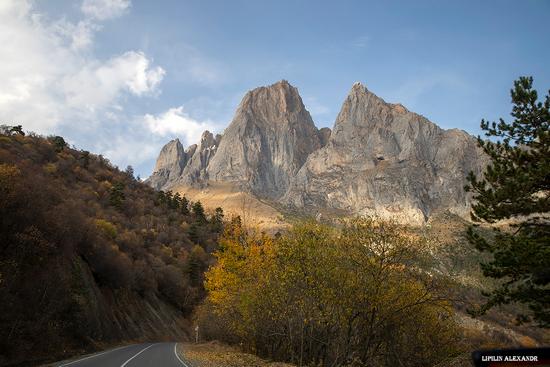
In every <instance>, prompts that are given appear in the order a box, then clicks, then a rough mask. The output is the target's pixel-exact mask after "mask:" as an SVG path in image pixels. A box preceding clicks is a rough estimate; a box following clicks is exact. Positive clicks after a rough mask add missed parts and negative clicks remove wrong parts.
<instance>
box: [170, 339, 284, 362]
mask: <svg viewBox="0 0 550 367" xmlns="http://www.w3.org/2000/svg"><path fill="white" fill-rule="evenodd" d="M178 350H179V351H180V352H181V351H183V356H184V358H185V361H188V362H190V363H191V365H192V366H191V367H293V365H290V364H286V363H279V362H268V361H265V360H263V359H261V358H259V357H256V356H255V355H253V354H248V353H243V352H240V351H239V350H238V349H237V348H233V347H230V346H227V345H224V344H221V343H217V342H209V343H202V344H183V347H182V348H178Z"/></svg>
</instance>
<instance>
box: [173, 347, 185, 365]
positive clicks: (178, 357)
mask: <svg viewBox="0 0 550 367" xmlns="http://www.w3.org/2000/svg"><path fill="white" fill-rule="evenodd" d="M177 347H178V343H174V354H175V355H176V358H177V359H178V361H180V362H181V364H183V365H184V366H185V367H189V365H188V364H187V363H185V362H184V361H182V360H181V358H180V356H178V351H177V349H176V348H177Z"/></svg>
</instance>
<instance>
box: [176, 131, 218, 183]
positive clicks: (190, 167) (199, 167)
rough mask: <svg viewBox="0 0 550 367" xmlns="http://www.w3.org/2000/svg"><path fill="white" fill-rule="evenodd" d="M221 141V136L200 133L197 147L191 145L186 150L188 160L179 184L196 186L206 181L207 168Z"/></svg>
mask: <svg viewBox="0 0 550 367" xmlns="http://www.w3.org/2000/svg"><path fill="white" fill-rule="evenodd" d="M221 139H222V137H221V135H219V134H217V135H216V136H214V134H212V133H211V132H210V131H208V130H206V131H205V132H203V133H202V136H201V141H200V143H199V145H196V144H194V145H191V146H190V147H189V149H188V155H189V157H190V158H189V161H188V163H187V165H186V166H185V168H184V169H183V172H182V175H181V179H180V181H179V182H180V183H185V184H188V185H193V184H195V185H196V184H201V183H204V182H206V181H207V180H208V173H207V168H208V166H209V164H210V161H211V160H212V158H213V157H214V155H215V154H216V152H217V151H218V147H219V145H220V141H221Z"/></svg>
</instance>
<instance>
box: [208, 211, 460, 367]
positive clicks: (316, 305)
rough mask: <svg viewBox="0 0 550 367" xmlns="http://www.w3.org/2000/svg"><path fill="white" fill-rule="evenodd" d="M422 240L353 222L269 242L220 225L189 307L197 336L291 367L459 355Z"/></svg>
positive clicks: (391, 227) (312, 226)
mask: <svg viewBox="0 0 550 367" xmlns="http://www.w3.org/2000/svg"><path fill="white" fill-rule="evenodd" d="M422 245H423V241H422V238H420V237H416V236H413V235H411V234H410V233H409V232H407V231H405V230H404V229H403V227H401V226H399V225H397V224H393V223H388V222H383V221H377V220H375V219H372V218H362V219H354V220H350V221H347V222H345V223H344V224H343V226H342V227H341V229H335V228H334V227H328V226H325V225H321V224H318V223H315V222H306V223H302V224H299V225H296V226H295V227H294V228H293V229H291V230H290V231H288V232H287V233H285V234H283V235H281V236H278V237H275V238H271V237H268V236H265V235H263V234H257V233H254V232H249V231H246V230H245V229H244V228H243V227H242V225H241V224H240V221H239V220H238V218H237V219H235V220H233V221H232V222H231V223H230V224H228V225H227V226H226V230H225V234H224V236H223V237H222V238H221V239H220V248H219V250H218V251H217V252H216V257H217V263H216V265H215V266H213V267H211V268H210V270H209V271H208V272H207V274H206V288H207V290H208V292H209V293H208V297H207V299H206V302H205V304H204V305H203V306H202V307H201V308H200V309H199V311H198V322H199V325H200V328H201V330H202V332H203V336H204V337H206V338H211V339H219V340H223V341H226V342H229V343H233V344H240V345H242V346H243V347H244V349H245V350H248V351H251V352H254V353H256V354H258V355H260V356H263V357H267V358H270V359H273V360H278V361H286V362H290V363H293V364H297V365H321V366H333V365H357V366H360V365H365V364H374V365H379V366H396V365H402V366H427V365H435V364H436V363H437V362H439V361H440V360H442V359H444V358H447V357H449V356H453V355H455V354H457V353H459V352H460V348H461V344H460V337H459V332H458V328H457V325H455V322H454V319H453V310H452V307H451V305H450V303H449V302H448V300H447V298H448V297H447V296H446V293H445V289H446V286H445V284H444V283H442V282H441V280H440V279H439V278H436V277H433V276H430V275H429V274H427V273H425V272H423V271H421V269H420V268H419V266H418V265H419V264H420V263H422V261H423V255H422Z"/></svg>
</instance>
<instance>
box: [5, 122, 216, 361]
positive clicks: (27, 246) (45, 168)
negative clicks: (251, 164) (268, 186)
mask: <svg viewBox="0 0 550 367" xmlns="http://www.w3.org/2000/svg"><path fill="white" fill-rule="evenodd" d="M1 133H2V134H0V365H2V364H5V363H8V362H10V363H11V362H17V361H18V360H27V361H28V360H32V359H34V360H37V361H38V360H41V359H43V358H46V357H47V358H55V357H60V356H61V355H69V354H74V353H75V351H77V350H86V349H93V348H94V347H97V346H99V345H106V344H114V343H118V342H121V341H126V340H130V339H132V340H138V339H148V338H154V339H156V340H159V339H163V338H169V337H172V338H174V337H179V338H180V339H185V338H186V336H187V329H188V323H187V321H186V318H187V316H188V315H189V313H190V312H191V310H192V309H193V308H194V306H195V305H197V304H198V303H199V302H200V301H201V299H202V298H203V297H204V289H203V275H202V274H203V272H204V270H205V269H206V268H207V267H208V264H209V263H210V256H209V255H208V252H209V251H211V250H213V249H214V248H215V246H216V245H215V244H216V238H217V235H218V233H219V232H220V231H221V228H222V218H223V212H222V211H221V210H218V211H216V212H215V213H213V214H212V215H209V214H208V213H205V212H204V210H203V208H202V206H201V204H200V203H189V202H188V201H187V200H186V199H185V198H181V197H180V196H179V195H175V196H174V195H172V194H171V193H163V192H156V191H154V190H153V189H152V188H150V187H148V186H147V185H145V184H143V183H141V182H140V181H139V180H137V179H136V178H134V177H133V172H132V169H131V167H129V168H128V169H127V170H126V171H125V172H122V171H120V170H118V169H117V168H115V167H114V166H113V165H111V164H110V163H109V161H108V160H107V159H105V158H104V157H102V156H97V155H93V154H90V153H89V152H86V151H79V150H76V149H72V148H69V147H68V145H67V144H66V143H65V141H64V140H63V138H61V137H48V138H44V137H40V136H35V135H31V136H25V135H24V133H23V131H22V129H21V128H20V127H19V128H18V127H15V128H6V127H4V128H3V129H2V131H1Z"/></svg>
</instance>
